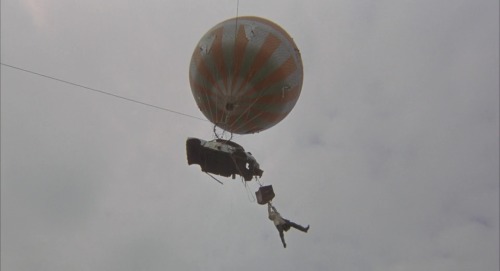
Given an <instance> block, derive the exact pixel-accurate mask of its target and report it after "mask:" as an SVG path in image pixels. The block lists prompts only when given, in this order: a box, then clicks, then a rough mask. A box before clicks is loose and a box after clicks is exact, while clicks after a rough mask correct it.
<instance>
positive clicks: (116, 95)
mask: <svg viewBox="0 0 500 271" xmlns="http://www.w3.org/2000/svg"><path fill="white" fill-rule="evenodd" d="M0 64H1V65H2V66H5V67H9V68H11V69H15V70H18V71H22V72H25V73H29V74H33V75H37V76H40V77H44V78H47V79H50V80H54V81H58V82H61V83H64V84H68V85H72V86H75V87H79V88H83V89H86V90H90V91H93V92H97V93H100V94H104V95H107V96H111V97H114V98H118V99H122V100H126V101H129V102H133V103H137V104H141V105H144V106H148V107H152V108H155V109H159V110H162V111H167V112H170V113H173V114H177V115H181V116H184V117H189V118H193V119H197V120H200V121H207V122H208V120H206V119H202V118H199V117H196V116H192V115H189V114H186V113H182V112H179V111H176V110H172V109H169V108H165V107H161V106H157V105H154V104H150V103H145V102H141V101H138V100H134V99H131V98H127V97H124V96H121V95H118V94H114V93H111V92H108V91H103V90H100V89H96V88H91V87H88V86H84V85H81V84H77V83H73V82H70V81H67V80H63V79H59V78H56V77H53V76H49V75H46V74H42V73H38V72H34V71H31V70H28V69H24V68H20V67H17V66H13V65H10V64H6V63H0Z"/></svg>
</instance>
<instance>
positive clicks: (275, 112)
mask: <svg viewBox="0 0 500 271" xmlns="http://www.w3.org/2000/svg"><path fill="white" fill-rule="evenodd" d="M302 81H303V68H302V60H301V56H300V52H299V50H298V49H297V46H296V45H295V43H294V41H293V39H292V38H291V37H290V35H288V33H287V32H286V31H285V30H283V28H281V27H280V26H278V25H277V24H275V23H273V22H271V21H269V20H266V19H263V18H259V17H237V18H232V19H229V20H226V21H223V22H221V23H219V24H217V25H216V26H214V27H213V28H212V29H210V30H209V31H208V32H207V33H206V34H205V35H204V36H203V37H202V38H201V40H200V41H199V42H198V44H197V45H196V47H195V49H194V52H193V55H192V58H191V63H190V67H189V82H190V85H191V90H192V93H193V96H194V99H195V101H196V103H197V105H198V107H199V109H200V110H201V112H202V113H203V114H204V115H205V117H206V118H207V119H208V120H209V121H210V122H212V123H213V124H215V125H216V126H218V127H220V128H222V129H223V130H225V131H228V132H230V133H236V134H251V133H257V132H260V131H263V130H266V129H268V128H270V127H272V126H274V125H276V124H277V123H278V122H280V121H281V120H282V119H284V118H285V117H286V116H287V115H288V114H289V113H290V111H291V110H292V109H293V107H294V106H295V104H296V102H297V100H298V98H299V95H300V91H301V88H302Z"/></svg>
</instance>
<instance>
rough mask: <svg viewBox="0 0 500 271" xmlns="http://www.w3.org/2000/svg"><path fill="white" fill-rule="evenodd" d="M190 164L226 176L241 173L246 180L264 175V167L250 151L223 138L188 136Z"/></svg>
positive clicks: (187, 145)
mask: <svg viewBox="0 0 500 271" xmlns="http://www.w3.org/2000/svg"><path fill="white" fill-rule="evenodd" d="M186 151H187V159H188V165H192V164H197V165H200V167H201V170H202V171H203V172H208V173H213V174H217V175H221V176H225V177H229V176H232V177H233V179H234V177H235V175H240V176H242V177H243V178H244V180H245V181H251V180H252V179H253V177H262V173H263V171H262V169H260V166H259V163H257V160H255V158H254V157H253V156H252V154H251V153H250V152H245V149H243V147H242V146H240V145H238V144H236V143H234V142H232V141H227V140H223V139H216V140H212V141H205V140H203V139H198V138H188V139H187V141H186Z"/></svg>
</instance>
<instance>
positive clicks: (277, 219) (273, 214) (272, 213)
mask: <svg viewBox="0 0 500 271" xmlns="http://www.w3.org/2000/svg"><path fill="white" fill-rule="evenodd" d="M267 212H268V213H269V219H270V220H272V221H273V222H274V226H276V229H278V232H279V233H280V238H281V242H282V243H283V247H284V248H286V243H285V234H284V233H283V231H288V230H289V229H290V227H293V228H296V229H297V230H299V231H303V232H307V231H308V230H309V225H307V227H303V226H301V225H298V224H296V223H294V222H292V221H290V220H288V219H285V218H283V217H282V216H281V215H280V213H278V211H277V210H276V208H274V206H273V205H272V204H271V203H270V202H269V203H268V204H267Z"/></svg>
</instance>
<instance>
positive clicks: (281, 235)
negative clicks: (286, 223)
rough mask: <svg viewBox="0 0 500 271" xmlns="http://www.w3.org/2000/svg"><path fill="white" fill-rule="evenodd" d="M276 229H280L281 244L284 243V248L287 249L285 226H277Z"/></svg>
mask: <svg viewBox="0 0 500 271" xmlns="http://www.w3.org/2000/svg"><path fill="white" fill-rule="evenodd" d="M276 229H278V231H279V233H280V238H281V243H283V247H285V248H286V243H285V234H283V226H282V225H277V226H276Z"/></svg>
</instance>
